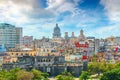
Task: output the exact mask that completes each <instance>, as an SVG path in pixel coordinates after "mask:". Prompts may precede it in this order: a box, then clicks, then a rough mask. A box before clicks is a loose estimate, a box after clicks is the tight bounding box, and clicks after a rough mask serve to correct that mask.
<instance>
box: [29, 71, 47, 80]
mask: <svg viewBox="0 0 120 80" xmlns="http://www.w3.org/2000/svg"><path fill="white" fill-rule="evenodd" d="M31 72H32V73H33V75H34V77H33V80H42V79H43V80H47V79H48V76H49V75H48V74H47V73H43V72H41V71H38V70H35V69H32V70H31Z"/></svg>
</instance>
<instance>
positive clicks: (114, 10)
mask: <svg viewBox="0 0 120 80" xmlns="http://www.w3.org/2000/svg"><path fill="white" fill-rule="evenodd" d="M101 4H102V5H103V6H104V9H105V11H106V15H108V17H109V19H110V20H111V21H116V22H118V21H120V0H101Z"/></svg>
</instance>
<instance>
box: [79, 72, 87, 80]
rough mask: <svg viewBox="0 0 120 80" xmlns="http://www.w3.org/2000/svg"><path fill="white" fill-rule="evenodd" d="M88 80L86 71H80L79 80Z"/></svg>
mask: <svg viewBox="0 0 120 80" xmlns="http://www.w3.org/2000/svg"><path fill="white" fill-rule="evenodd" d="M87 79H89V74H88V72H87V71H82V74H81V75H80V77H79V80H87Z"/></svg>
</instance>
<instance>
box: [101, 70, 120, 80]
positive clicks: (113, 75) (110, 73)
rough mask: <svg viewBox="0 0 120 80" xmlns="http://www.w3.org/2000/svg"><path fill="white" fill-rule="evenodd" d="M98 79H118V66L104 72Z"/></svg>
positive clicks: (119, 75)
mask: <svg viewBox="0 0 120 80" xmlns="http://www.w3.org/2000/svg"><path fill="white" fill-rule="evenodd" d="M100 80H120V68H116V69H113V70H111V71H107V72H105V73H104V74H103V75H102V77H101V78H100Z"/></svg>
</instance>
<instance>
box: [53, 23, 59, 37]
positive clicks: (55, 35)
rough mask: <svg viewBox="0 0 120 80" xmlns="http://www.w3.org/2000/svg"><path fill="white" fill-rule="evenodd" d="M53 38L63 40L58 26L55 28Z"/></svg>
mask: <svg viewBox="0 0 120 80" xmlns="http://www.w3.org/2000/svg"><path fill="white" fill-rule="evenodd" d="M53 38H61V32H60V28H59V27H58V24H56V27H55V28H54V32H53Z"/></svg>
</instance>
